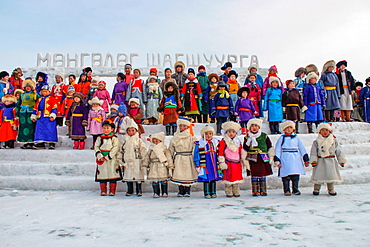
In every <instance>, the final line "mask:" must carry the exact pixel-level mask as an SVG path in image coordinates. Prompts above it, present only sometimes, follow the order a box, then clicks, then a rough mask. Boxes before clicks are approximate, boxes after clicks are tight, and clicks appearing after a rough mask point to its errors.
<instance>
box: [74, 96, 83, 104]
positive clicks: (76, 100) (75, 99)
mask: <svg viewBox="0 0 370 247" xmlns="http://www.w3.org/2000/svg"><path fill="white" fill-rule="evenodd" d="M73 100H74V102H76V103H78V102H81V99H80V98H79V97H74V98H73Z"/></svg>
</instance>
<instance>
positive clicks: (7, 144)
mask: <svg viewBox="0 0 370 247" xmlns="http://www.w3.org/2000/svg"><path fill="white" fill-rule="evenodd" d="M4 148H5V149H8V148H9V141H6V142H4Z"/></svg>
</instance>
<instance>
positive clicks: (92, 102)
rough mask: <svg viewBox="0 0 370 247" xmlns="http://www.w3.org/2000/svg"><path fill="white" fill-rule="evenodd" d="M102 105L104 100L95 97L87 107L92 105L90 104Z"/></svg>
mask: <svg viewBox="0 0 370 247" xmlns="http://www.w3.org/2000/svg"><path fill="white" fill-rule="evenodd" d="M103 103H104V100H99V98H98V97H96V96H95V97H94V98H92V99H91V100H89V105H92V104H99V105H102V104H103Z"/></svg>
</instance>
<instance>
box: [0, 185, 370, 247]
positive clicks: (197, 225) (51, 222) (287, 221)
mask: <svg viewBox="0 0 370 247" xmlns="http://www.w3.org/2000/svg"><path fill="white" fill-rule="evenodd" d="M336 190H337V192H338V195H337V196H336V197H332V196H329V195H327V193H326V191H325V189H324V188H323V189H322V190H321V195H320V196H313V195H311V192H312V187H310V188H302V190H301V191H302V195H300V196H290V197H286V196H283V195H282V191H281V190H280V189H278V190H270V191H268V192H269V195H268V196H267V197H257V198H255V197H252V196H250V192H249V191H242V195H241V197H240V198H226V197H225V196H224V193H223V192H222V191H219V192H218V196H219V197H218V198H216V199H204V198H203V195H202V193H201V192H193V193H192V196H191V197H190V198H178V197H176V196H175V194H173V193H170V197H169V198H158V199H155V198H152V197H151V195H150V194H144V196H143V197H141V198H138V197H126V196H124V194H123V193H122V192H119V193H118V194H117V195H116V196H115V197H101V196H99V194H98V192H91V191H77V192H76V191H73V192H71V191H58V192H55V191H52V192H49V191H41V192H40V191H39V192H35V191H17V190H1V191H0V205H1V208H2V210H1V211H0V218H1V224H0V231H1V232H2V234H1V237H0V240H1V246H16V247H17V246H233V245H242V246H251V245H252V246H315V247H316V246H368V245H369V242H370V235H369V230H368V229H369V228H368V222H369V220H370V213H369V212H370V200H369V197H368V196H367V195H365V196H364V193H365V192H366V191H368V184H356V185H337V186H336ZM366 229H367V230H366Z"/></svg>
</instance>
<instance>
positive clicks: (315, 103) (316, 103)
mask: <svg viewBox="0 0 370 247" xmlns="http://www.w3.org/2000/svg"><path fill="white" fill-rule="evenodd" d="M318 104H319V102H313V103H310V105H318Z"/></svg>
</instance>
